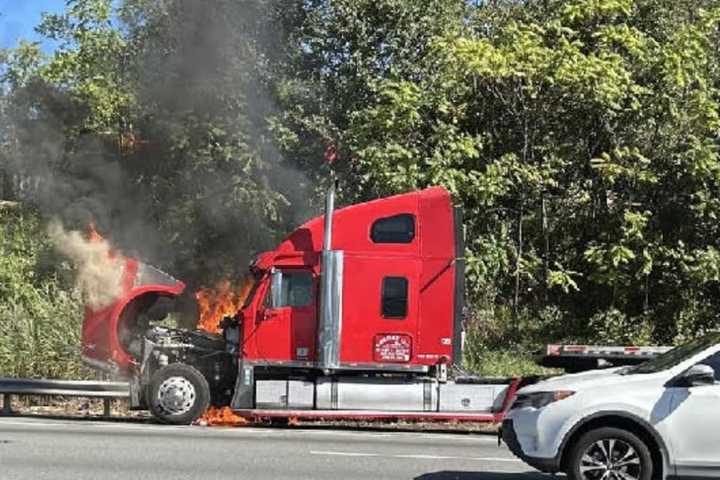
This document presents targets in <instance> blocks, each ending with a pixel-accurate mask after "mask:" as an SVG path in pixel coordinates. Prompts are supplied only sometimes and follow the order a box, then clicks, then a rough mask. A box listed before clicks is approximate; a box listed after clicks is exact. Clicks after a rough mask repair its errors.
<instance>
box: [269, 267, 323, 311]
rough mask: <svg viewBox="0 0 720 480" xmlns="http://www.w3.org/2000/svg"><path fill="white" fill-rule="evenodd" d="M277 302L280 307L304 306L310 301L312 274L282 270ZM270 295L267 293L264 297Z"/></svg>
mask: <svg viewBox="0 0 720 480" xmlns="http://www.w3.org/2000/svg"><path fill="white" fill-rule="evenodd" d="M280 285H281V286H280V296H279V304H278V305H273V307H274V308H281V307H306V306H308V305H310V304H311V303H312V299H313V298H312V297H313V294H312V292H313V276H312V273H311V272H292V271H283V272H282V281H281V284H280ZM271 297H272V295H267V296H266V299H268V298H271Z"/></svg>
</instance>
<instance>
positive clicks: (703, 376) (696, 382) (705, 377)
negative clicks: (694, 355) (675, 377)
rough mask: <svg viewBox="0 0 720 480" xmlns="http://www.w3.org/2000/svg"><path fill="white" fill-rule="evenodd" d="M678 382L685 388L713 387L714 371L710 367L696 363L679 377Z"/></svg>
mask: <svg viewBox="0 0 720 480" xmlns="http://www.w3.org/2000/svg"><path fill="white" fill-rule="evenodd" d="M680 380H681V382H682V383H683V385H685V386H687V387H700V386H703V385H713V384H714V383H715V369H714V368H712V367H711V366H710V365H705V364H704V363H698V364H697V365H693V366H692V367H690V368H688V369H687V370H686V371H685V373H683V374H682V375H681V376H680Z"/></svg>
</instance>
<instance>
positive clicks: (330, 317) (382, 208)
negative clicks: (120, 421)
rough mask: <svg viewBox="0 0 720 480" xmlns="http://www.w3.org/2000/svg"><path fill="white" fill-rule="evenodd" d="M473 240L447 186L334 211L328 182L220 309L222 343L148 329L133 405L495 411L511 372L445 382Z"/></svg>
mask: <svg viewBox="0 0 720 480" xmlns="http://www.w3.org/2000/svg"><path fill="white" fill-rule="evenodd" d="M463 252H464V245H463V229H462V219H461V215H460V211H459V209H455V208H454V207H453V205H452V201H451V197H450V194H449V193H448V192H447V191H446V190H445V189H443V188H440V187H434V188H429V189H426V190H422V191H417V192H411V193H406V194H402V195H396V196H393V197H389V198H383V199H379V200H374V201H370V202H366V203H361V204H357V205H352V206H349V207H346V208H342V209H339V210H338V211H337V212H335V211H334V191H333V190H331V191H330V192H329V194H328V198H327V204H326V215H324V216H321V217H317V218H314V219H312V220H310V221H308V222H307V223H305V224H304V225H302V226H300V227H299V228H298V229H296V230H295V231H294V232H292V233H291V234H290V235H289V236H288V237H287V238H286V239H285V240H284V241H283V242H282V243H280V245H279V246H278V247H277V248H276V249H275V250H272V251H270V252H265V253H263V254H260V255H259V256H258V257H257V259H256V260H255V261H254V262H253V263H252V265H251V266H250V272H251V275H252V278H253V285H252V288H250V289H249V294H248V296H247V298H246V299H245V302H244V305H243V307H242V308H241V309H240V310H239V311H238V312H237V314H236V315H235V317H234V318H233V319H225V320H224V321H223V327H224V329H223V337H224V341H222V342H218V343H217V345H224V348H222V347H218V348H217V351H216V352H215V353H213V350H212V349H210V350H207V349H206V348H205V347H207V343H208V342H207V341H205V343H204V344H203V346H200V347H199V346H197V345H196V344H198V343H199V342H198V339H197V338H195V337H192V336H191V335H190V334H189V333H188V332H174V331H159V332H158V331H153V332H150V333H149V334H148V335H146V336H145V343H144V350H143V352H142V354H141V356H140V358H137V359H136V360H135V363H134V364H133V365H132V367H130V368H127V369H126V370H127V372H128V373H129V376H130V377H131V378H132V383H131V385H132V388H131V393H132V395H131V398H132V399H133V405H134V406H135V407H136V408H146V407H147V408H150V409H151V411H152V412H153V413H154V414H155V415H156V416H157V417H158V418H160V419H161V420H163V421H166V422H170V423H188V422H189V421H192V420H194V419H195V418H197V416H199V415H200V414H202V412H203V411H204V408H206V407H207V405H208V404H209V403H213V404H215V405H227V404H228V403H229V404H230V406H231V407H232V408H233V409H235V410H242V411H253V410H258V409H279V410H289V409H299V410H322V411H344V410H353V411H396V412H421V413H428V414H433V413H434V414H437V413H442V412H464V413H469V414H485V415H492V414H495V413H497V412H498V411H499V410H501V409H502V408H503V405H505V403H507V402H504V401H503V400H504V398H505V397H504V394H505V393H506V392H507V391H508V386H509V383H510V381H509V380H496V381H489V382H488V381H479V382H474V383H472V382H465V383H453V382H447V369H448V367H449V366H451V365H453V364H457V363H459V362H460V360H461V347H462V310H463V297H464V260H463ZM170 337H172V340H168V338H170ZM206 340H207V339H206ZM228 358H229V359H230V361H228ZM177 364H180V365H182V366H180V367H178V366H177ZM170 367H172V368H170ZM164 372H165V373H164ZM168 372H169V373H168ZM183 372H185V373H184V374H183ZM178 379H182V380H178ZM233 384H234V388H233ZM207 389H209V390H210V392H209V393H205V392H204V391H205V390H207ZM218 390H221V391H218ZM230 394H231V395H230ZM230 397H232V398H231V400H230Z"/></svg>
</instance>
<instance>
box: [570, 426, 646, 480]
mask: <svg viewBox="0 0 720 480" xmlns="http://www.w3.org/2000/svg"><path fill="white" fill-rule="evenodd" d="M571 448H572V450H571V451H570V456H569V458H568V462H567V474H568V476H569V477H570V478H571V479H572V480H600V479H602V478H603V475H604V474H605V473H606V472H608V471H612V472H618V473H616V475H606V476H605V478H606V479H607V478H623V479H626V480H631V479H633V480H651V478H652V474H653V463H652V456H651V455H650V450H649V449H648V447H647V445H646V444H645V442H643V441H642V440H641V439H640V438H638V437H637V436H636V435H635V434H633V433H631V432H629V431H627V430H623V429H620V428H613V427H603V428H598V429H595V430H590V431H589V432H587V433H584V434H583V435H582V436H581V437H580V438H579V439H578V441H577V442H576V443H575V445H574V446H572V447H571Z"/></svg>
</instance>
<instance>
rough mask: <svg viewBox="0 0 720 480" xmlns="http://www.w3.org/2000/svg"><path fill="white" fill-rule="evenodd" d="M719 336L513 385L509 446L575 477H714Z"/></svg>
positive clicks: (719, 469) (505, 433) (506, 426)
mask: <svg viewBox="0 0 720 480" xmlns="http://www.w3.org/2000/svg"><path fill="white" fill-rule="evenodd" d="M718 380H720V334H711V335H708V336H706V337H703V338H700V339H698V340H695V341H692V342H690V343H688V344H686V345H683V346H680V347H677V348H675V349H673V350H671V351H669V352H667V353H664V354H662V355H660V356H658V357H655V358H654V359H652V360H650V361H648V362H645V363H642V364H640V365H637V366H633V367H623V368H613V369H608V370H594V371H590V372H584V373H579V374H574V375H564V376H561V377H555V378H550V379H548V380H545V381H542V382H540V383H536V384H534V385H530V386H528V387H525V388H523V389H521V390H520V391H519V392H518V395H517V398H516V400H515V403H514V404H513V406H512V408H511V409H510V411H509V412H508V415H507V416H506V419H505V421H504V422H503V426H502V438H503V439H504V440H505V443H507V445H508V447H509V448H510V449H511V450H512V452H513V453H514V454H515V455H517V456H518V457H520V458H521V459H522V460H524V461H525V462H526V463H528V464H529V465H531V466H533V467H535V468H537V469H539V470H542V471H544V472H558V471H565V472H567V474H568V475H569V476H570V477H571V478H572V479H576V480H581V479H582V480H650V479H651V478H652V479H662V478H670V477H705V478H706V477H720V382H718Z"/></svg>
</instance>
